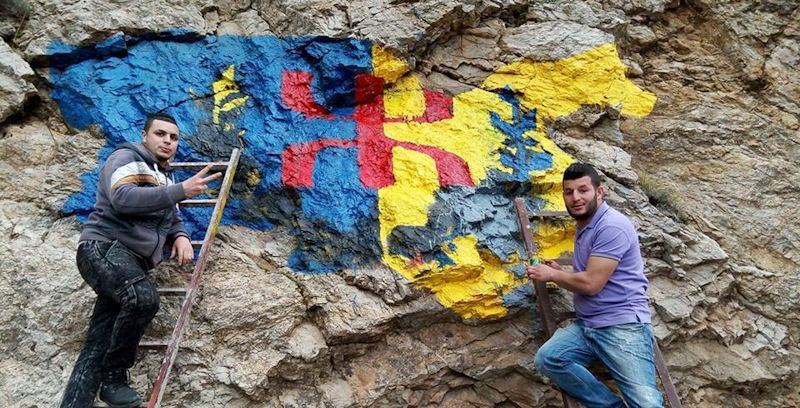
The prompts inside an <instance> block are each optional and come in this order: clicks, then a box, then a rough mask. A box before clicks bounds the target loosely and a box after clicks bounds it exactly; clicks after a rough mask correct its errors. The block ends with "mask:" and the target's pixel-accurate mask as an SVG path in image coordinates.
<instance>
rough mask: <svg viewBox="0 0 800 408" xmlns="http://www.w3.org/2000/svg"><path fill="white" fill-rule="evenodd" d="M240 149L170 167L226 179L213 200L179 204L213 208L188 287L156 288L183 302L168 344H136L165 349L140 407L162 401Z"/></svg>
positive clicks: (153, 407)
mask: <svg viewBox="0 0 800 408" xmlns="http://www.w3.org/2000/svg"><path fill="white" fill-rule="evenodd" d="M239 155H240V151H239V149H233V151H232V152H231V157H230V160H228V161H227V162H207V163H206V162H184V163H172V164H171V166H172V168H173V169H175V170H181V169H202V168H204V167H206V166H208V165H211V166H212V168H211V169H212V170H225V176H224V177H223V178H222V183H221V187H220V189H219V194H218V196H217V198H215V199H190V200H184V201H181V202H179V203H178V204H179V206H180V207H211V206H213V207H214V211H213V212H212V214H211V220H210V221H209V224H208V228H207V229H206V234H205V237H204V238H203V240H202V241H194V240H193V241H191V243H192V247H200V254H199V255H198V256H197V262H195V264H194V270H193V271H192V277H191V280H190V281H189V286H188V287H186V288H158V293H159V294H161V295H164V296H180V295H183V303H182V305H181V309H180V312H179V313H178V318H177V321H176V323H175V328H174V329H173V330H172V336H170V338H169V340H167V341H142V342H140V343H139V347H140V348H145V349H147V348H150V349H153V348H156V349H160V348H164V347H166V348H167V351H166V355H165V356H164V361H163V363H162V364H161V369H160V370H159V372H158V378H157V379H156V382H155V383H154V384H153V391H152V392H151V394H150V399H149V400H147V401H146V402H144V403H143V404H142V405H141V406H142V407H147V408H157V407H160V406H161V399H162V398H163V397H164V391H165V390H166V386H167V380H168V379H169V374H170V372H171V371H172V365H173V363H174V362H175V357H176V356H177V354H178V344H179V343H180V341H181V337H182V336H183V333H184V331H185V330H186V324H187V322H188V321H189V312H190V311H191V310H192V304H193V303H194V298H195V296H196V295H197V289H198V287H199V286H200V279H201V278H202V277H203V271H204V270H205V268H206V259H208V253H209V251H210V250H211V246H212V245H213V244H214V238H215V237H216V235H217V227H218V226H219V222H220V220H221V219H222V211H223V210H224V209H225V203H226V202H227V200H228V193H229V192H230V188H231V184H232V183H233V175H234V173H235V172H236V166H237V165H238V164H239ZM94 407H108V405H106V404H105V403H103V402H99V401H98V402H96V403H95V404H94Z"/></svg>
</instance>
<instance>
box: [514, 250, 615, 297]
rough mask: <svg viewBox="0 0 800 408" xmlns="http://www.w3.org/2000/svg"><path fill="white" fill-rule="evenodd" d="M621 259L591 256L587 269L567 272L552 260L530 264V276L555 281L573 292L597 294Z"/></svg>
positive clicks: (545, 280)
mask: <svg viewBox="0 0 800 408" xmlns="http://www.w3.org/2000/svg"><path fill="white" fill-rule="evenodd" d="M618 263H619V261H617V260H616V259H611V258H605V257H601V256H591V257H589V262H588V263H587V264H586V270H585V271H576V272H565V271H562V270H561V267H560V266H559V265H558V264H557V263H556V262H555V261H552V260H546V261H544V262H543V263H541V264H539V265H532V266H528V268H527V269H528V277H529V278H531V279H533V280H537V281H542V282H554V283H555V284H557V285H558V286H561V287H563V288H565V289H567V290H569V291H571V292H575V293H580V294H582V295H596V294H598V293H600V291H601V290H603V287H605V286H606V282H608V279H609V278H611V274H613V273H614V270H615V269H617V264H618Z"/></svg>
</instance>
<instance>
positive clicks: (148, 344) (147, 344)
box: [139, 340, 169, 349]
mask: <svg viewBox="0 0 800 408" xmlns="http://www.w3.org/2000/svg"><path fill="white" fill-rule="evenodd" d="M168 345H169V340H148V341H144V340H142V341H140V342H139V348H144V349H158V348H165V347H167V346H168Z"/></svg>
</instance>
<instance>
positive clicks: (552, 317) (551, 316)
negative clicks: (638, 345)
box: [514, 198, 681, 408]
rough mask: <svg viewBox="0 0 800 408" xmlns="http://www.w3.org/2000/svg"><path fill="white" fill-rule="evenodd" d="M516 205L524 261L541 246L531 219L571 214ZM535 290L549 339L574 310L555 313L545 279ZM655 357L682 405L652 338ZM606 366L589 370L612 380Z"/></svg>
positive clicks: (676, 407)
mask: <svg viewBox="0 0 800 408" xmlns="http://www.w3.org/2000/svg"><path fill="white" fill-rule="evenodd" d="M514 206H515V207H516V210H517V221H519V227H520V232H521V234H522V242H523V243H524V244H525V252H526V254H525V255H524V256H525V257H526V258H524V259H521V260H522V261H523V263H524V261H525V260H527V259H531V258H533V257H535V256H536V254H537V253H538V252H539V249H538V248H537V247H536V243H535V242H534V241H533V232H531V224H530V221H531V218H540V219H542V218H558V217H568V216H569V213H568V212H566V211H541V212H538V213H534V214H528V210H527V209H526V208H525V200H524V199H522V198H516V199H515V200H514ZM557 261H558V262H559V263H563V264H566V263H571V262H572V261H571V260H569V261H565V260H563V259H559V260H557ZM533 289H534V293H535V295H536V305H537V306H538V308H539V318H540V319H541V322H542V327H543V329H544V331H545V335H546V336H547V338H548V339H549V338H550V337H551V336H553V334H554V333H555V332H556V329H558V323H559V322H561V321H564V320H568V319H574V318H575V317H576V316H575V312H566V313H555V312H553V305H552V303H551V302H550V293H549V292H548V289H547V285H546V284H545V283H544V282H539V281H535V282H533ZM653 357H654V359H655V365H656V372H657V373H658V376H659V377H660V378H661V386H662V387H663V388H664V393H665V394H666V396H667V401H668V402H669V406H670V407H671V408H681V401H680V399H679V398H678V392H677V391H676V390H675V384H673V383H672V377H670V375H669V370H668V369H667V364H666V362H665V361H664V356H663V355H662V354H661V349H660V348H659V347H658V342H657V341H656V339H655V338H654V339H653ZM604 368H605V367H595V366H592V367H591V368H590V369H591V370H590V371H592V373H593V374H594V375H595V376H596V377H597V378H598V379H599V380H601V381H608V380H611V376H610V375H609V374H608V372H607V371H603V369H604ZM561 398H562V399H563V400H564V407H565V408H577V407H578V406H579V405H578V403H577V402H576V401H575V400H574V399H572V398H571V397H570V396H569V395H567V394H566V393H565V392H563V391H561Z"/></svg>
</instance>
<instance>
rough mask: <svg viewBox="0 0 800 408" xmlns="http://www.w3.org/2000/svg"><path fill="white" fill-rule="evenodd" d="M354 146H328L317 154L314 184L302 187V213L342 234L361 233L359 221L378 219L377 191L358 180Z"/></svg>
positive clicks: (356, 152)
mask: <svg viewBox="0 0 800 408" xmlns="http://www.w3.org/2000/svg"><path fill="white" fill-rule="evenodd" d="M357 158H358V151H357V150H356V149H355V148H335V147H328V148H325V149H322V150H320V152H319V153H317V160H316V161H317V164H316V166H315V171H314V187H313V188H303V189H302V191H301V192H300V197H301V199H302V202H303V215H304V216H305V217H306V218H307V219H309V220H311V221H315V222H320V223H323V224H324V225H325V226H327V227H329V228H332V229H333V230H335V231H336V232H338V233H342V234H358V230H357V229H356V226H357V225H358V223H359V221H360V220H363V219H373V220H375V221H376V222H377V220H378V192H377V191H376V190H374V189H365V188H364V187H363V186H362V185H361V181H360V180H359V167H358V163H357V161H356V160H357Z"/></svg>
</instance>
